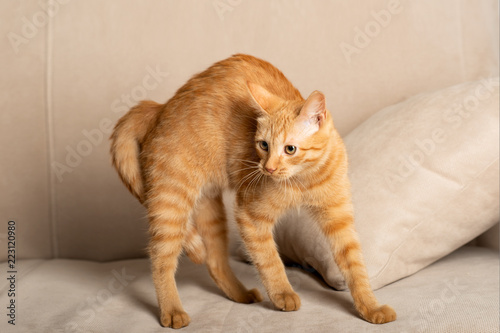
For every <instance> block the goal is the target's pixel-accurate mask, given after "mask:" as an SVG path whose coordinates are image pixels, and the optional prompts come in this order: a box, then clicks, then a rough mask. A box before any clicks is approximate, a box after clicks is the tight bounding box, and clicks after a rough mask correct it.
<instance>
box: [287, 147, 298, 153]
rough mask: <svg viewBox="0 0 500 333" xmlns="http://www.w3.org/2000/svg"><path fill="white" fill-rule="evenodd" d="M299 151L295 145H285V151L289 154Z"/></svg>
mask: <svg viewBox="0 0 500 333" xmlns="http://www.w3.org/2000/svg"><path fill="white" fill-rule="evenodd" d="M296 151H297V147H295V146H285V153H287V154H288V155H293V154H295V152H296Z"/></svg>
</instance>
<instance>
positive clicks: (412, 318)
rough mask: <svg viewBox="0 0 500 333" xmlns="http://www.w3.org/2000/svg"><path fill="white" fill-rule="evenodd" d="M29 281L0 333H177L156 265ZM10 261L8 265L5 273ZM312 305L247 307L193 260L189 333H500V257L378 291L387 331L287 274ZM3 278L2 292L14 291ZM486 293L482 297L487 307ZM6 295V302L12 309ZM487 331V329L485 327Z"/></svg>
mask: <svg viewBox="0 0 500 333" xmlns="http://www.w3.org/2000/svg"><path fill="white" fill-rule="evenodd" d="M231 264H232V266H233V267H234V269H235V272H236V275H237V276H239V277H241V279H242V281H243V283H244V284H245V285H247V286H249V287H250V286H252V287H257V288H259V289H260V290H261V291H263V287H262V285H261V284H260V283H259V282H258V280H257V276H256V272H255V270H254V269H253V268H252V266H249V265H246V264H244V263H241V262H237V261H232V262H231ZM23 267H24V269H23V272H21V273H20V276H19V284H18V288H19V291H20V295H19V297H18V319H17V320H18V322H17V325H16V327H12V326H7V325H6V322H5V320H4V319H5V318H2V320H0V331H1V332H3V333H17V332H39V333H54V332H127V333H134V332H141V333H142V332H158V333H160V332H170V331H169V329H166V328H162V327H161V326H160V324H159V321H158V308H157V305H156V295H155V291H154V287H153V284H152V281H151V273H150V269H149V262H148V260H146V259H135V260H123V261H113V262H109V263H96V262H89V261H81V260H64V259H58V260H26V261H24V262H23ZM4 269H5V264H0V270H2V271H4ZM287 274H288V277H289V279H290V281H291V283H292V285H293V286H294V288H295V290H296V291H297V293H298V294H299V295H300V297H301V299H302V307H301V309H300V310H299V311H297V312H287V313H285V312H281V311H276V310H274V309H273V308H272V304H271V303H270V301H269V299H268V298H267V297H265V299H264V301H263V302H262V303H257V304H251V305H246V304H238V303H234V302H232V301H230V300H228V299H227V298H225V297H224V296H223V294H222V293H221V291H219V289H217V287H216V286H215V283H214V282H213V281H212V280H211V279H210V277H209V275H208V272H207V270H206V269H205V267H203V266H199V265H195V264H193V263H191V262H190V261H189V260H187V259H186V258H185V260H183V261H182V263H181V265H180V267H179V269H178V274H177V281H178V282H177V285H178V287H179V293H180V297H181V299H182V301H183V303H184V307H185V309H186V311H187V312H188V313H189V314H190V316H191V319H192V322H191V324H190V326H188V327H186V328H183V329H182V330H181V332H186V333H188V332H297V333H302V332H332V331H335V332H346V333H358V332H387V333H389V332H397V333H405V332H406V333H419V332H453V333H462V332H463V333H465V332H467V333H473V332H479V331H480V332H485V333H486V332H491V333H493V332H497V331H498V325H499V319H498V311H499V305H498V293H499V289H498V286H499V279H498V276H499V260H498V254H497V253H495V252H494V251H492V250H489V249H484V248H477V247H465V248H462V249H460V250H459V251H457V252H455V253H453V254H451V255H450V256H448V257H446V258H444V259H442V260H440V261H439V262H437V263H436V264H434V265H432V266H430V267H428V268H427V269H425V270H423V271H421V272H419V273H417V274H415V275H413V276H411V277H409V278H407V279H404V280H401V281H398V282H395V283H393V284H391V285H389V286H387V287H385V288H383V289H380V290H378V291H376V295H377V297H378V298H379V299H380V301H381V302H384V303H388V304H391V305H392V306H393V307H394V308H395V310H396V311H397V313H398V320H397V321H395V322H392V323H388V324H385V325H383V326H377V325H373V324H370V323H367V322H365V321H363V320H362V319H360V318H359V317H358V316H357V315H356V313H355V311H354V309H353V305H352V299H351V296H350V295H349V293H347V292H338V291H334V290H332V289H330V288H328V287H327V286H326V285H325V284H322V283H321V281H320V280H319V279H318V278H317V277H315V276H314V275H311V274H308V273H306V272H304V271H302V270H300V269H298V268H287ZM6 284H7V281H6V280H5V279H2V280H0V291H3V290H5V289H6V287H7V285H6ZM478 295H481V300H480V301H479V299H478ZM6 302H7V298H6V293H4V292H2V293H0V304H2V306H3V304H6ZM478 328H481V329H480V330H478Z"/></svg>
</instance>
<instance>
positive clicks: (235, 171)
mask: <svg viewBox="0 0 500 333" xmlns="http://www.w3.org/2000/svg"><path fill="white" fill-rule="evenodd" d="M258 168H259V167H258V166H251V167H247V168H243V169H238V170H234V171H232V172H230V173H229V174H230V175H231V176H232V175H235V174H237V173H240V172H241V171H245V170H250V169H258Z"/></svg>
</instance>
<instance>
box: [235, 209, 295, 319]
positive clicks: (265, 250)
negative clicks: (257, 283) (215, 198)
mask: <svg viewBox="0 0 500 333" xmlns="http://www.w3.org/2000/svg"><path fill="white" fill-rule="evenodd" d="M264 211H266V210H259V211H257V210H256V209H255V208H254V209H251V208H250V207H245V208H243V207H240V208H237V211H236V220H237V222H238V226H239V229H240V233H241V236H242V238H243V242H244V243H245V246H246V248H247V251H248V253H249V255H250V257H251V259H252V262H253V264H254V265H255V267H256V268H257V270H258V272H259V275H260V277H261V280H262V283H263V284H264V287H265V288H266V291H267V294H268V296H269V298H270V299H271V302H273V304H274V306H275V307H276V308H277V309H279V310H282V311H296V310H298V309H299V308H300V298H299V296H298V295H297V294H296V293H295V291H293V289H292V286H291V285H290V282H289V281H288V278H287V276H286V273H285V266H284V265H283V262H282V261H281V258H280V256H279V254H278V250H277V248H276V244H275V242H274V239H273V233H272V229H273V226H274V223H275V221H276V219H277V217H278V216H276V215H274V214H272V215H269V214H266V213H264Z"/></svg>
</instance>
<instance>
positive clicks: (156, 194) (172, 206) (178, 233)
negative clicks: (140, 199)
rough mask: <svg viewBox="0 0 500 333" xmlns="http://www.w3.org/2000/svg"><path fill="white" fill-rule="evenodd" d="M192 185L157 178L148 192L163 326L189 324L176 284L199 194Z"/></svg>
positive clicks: (152, 242)
mask: <svg viewBox="0 0 500 333" xmlns="http://www.w3.org/2000/svg"><path fill="white" fill-rule="evenodd" d="M199 192H200V191H199V189H198V188H197V187H195V186H194V185H193V184H192V183H188V182H184V183H183V184H182V185H181V184H180V183H179V181H176V180H175V179H170V178H169V179H158V180H157V181H155V182H152V185H151V189H150V190H149V191H148V197H147V200H146V206H147V208H148V218H149V234H150V244H149V254H150V258H151V264H152V273H153V282H154V285H155V289H156V295H157V298H158V304H159V307H160V321H161V324H162V326H165V327H173V328H181V327H184V326H187V325H188V324H189V322H190V318H189V316H188V314H187V313H186V312H185V311H184V309H183V307H182V303H181V300H180V298H179V294H178V291H177V285H176V283H175V271H176V269H177V264H178V257H179V255H180V254H181V252H182V246H183V243H184V238H185V236H186V228H187V223H188V220H189V218H190V215H191V212H192V211H193V208H194V206H195V202H196V199H197V197H198V195H199Z"/></svg>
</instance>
